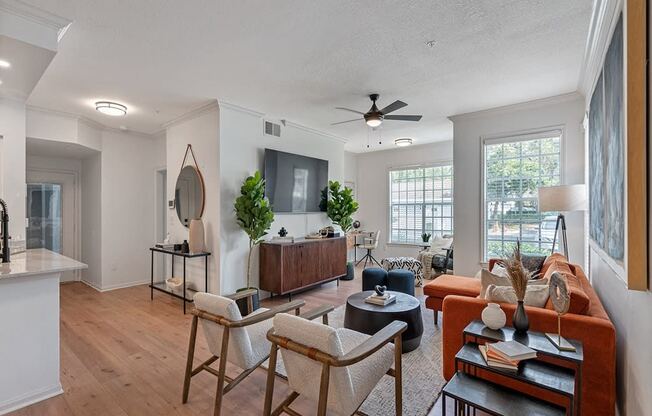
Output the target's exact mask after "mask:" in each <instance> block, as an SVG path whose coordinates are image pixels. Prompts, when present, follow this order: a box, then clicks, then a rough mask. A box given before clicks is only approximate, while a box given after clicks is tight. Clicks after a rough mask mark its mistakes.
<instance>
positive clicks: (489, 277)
mask: <svg viewBox="0 0 652 416" xmlns="http://www.w3.org/2000/svg"><path fill="white" fill-rule="evenodd" d="M493 270H494V271H498V273H500V274H496V273H493V272H490V271H489V270H487V269H482V270H480V271H479V272H478V274H479V275H480V296H478V298H480V299H486V298H487V296H486V295H487V288H488V287H489V285H494V286H509V287H510V288H511V287H512V282H511V281H510V280H509V277H508V276H507V270H505V269H504V268H503V267H502V266H498V265H496V266H494V268H493ZM527 284H528V286H530V285H542V286H545V285H547V284H548V279H532V280H530V281H528V282H527Z"/></svg>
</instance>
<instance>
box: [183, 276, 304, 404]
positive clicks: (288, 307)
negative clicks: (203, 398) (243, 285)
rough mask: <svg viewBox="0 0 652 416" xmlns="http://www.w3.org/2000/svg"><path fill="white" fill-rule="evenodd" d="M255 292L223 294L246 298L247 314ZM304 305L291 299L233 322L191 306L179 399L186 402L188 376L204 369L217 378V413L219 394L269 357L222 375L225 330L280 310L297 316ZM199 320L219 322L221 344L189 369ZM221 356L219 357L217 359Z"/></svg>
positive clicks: (224, 363) (227, 349)
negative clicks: (217, 351) (215, 365)
mask: <svg viewBox="0 0 652 416" xmlns="http://www.w3.org/2000/svg"><path fill="white" fill-rule="evenodd" d="M255 293H257V291H256V290H255V289H248V290H243V291H241V292H238V293H236V294H234V295H230V296H225V297H227V298H229V299H233V300H238V299H245V298H246V299H247V309H248V310H249V312H250V313H251V311H252V309H253V307H252V304H253V296H254V294H255ZM304 305H305V302H304V301H302V300H296V301H293V302H289V303H286V304H283V305H279V306H277V307H275V308H272V309H269V310H267V311H264V312H261V313H257V314H255V315H247V316H246V317H244V318H242V319H240V320H237V321H233V320H230V319H227V318H225V317H223V316H217V315H214V314H211V313H208V312H206V311H202V310H199V309H197V308H194V309H193V310H192V311H191V312H190V313H191V314H192V315H193V316H192V326H191V329H190V341H189V345H188V357H187V361H186V371H185V378H184V381H183V398H182V402H183V403H186V402H188V394H189V393H190V379H191V378H192V377H193V376H195V375H197V374H199V373H200V372H202V371H206V372H208V373H210V374H212V375H214V376H216V377H217V391H216V394H215V407H214V411H213V414H214V415H215V416H219V415H220V412H221V409H222V398H223V396H224V395H225V394H226V393H228V392H229V391H231V389H233V388H234V387H235V386H237V385H238V384H239V383H240V382H241V381H242V380H244V379H245V377H247V376H248V375H249V374H251V373H252V372H253V371H254V370H255V369H256V368H258V367H259V366H260V365H261V364H262V363H264V362H265V361H266V360H267V358H268V357H269V356H266V357H264V358H263V359H262V360H260V361H259V362H257V363H256V364H255V365H254V366H253V367H251V368H249V369H246V370H244V371H243V372H242V373H240V374H239V375H238V376H237V377H235V378H231V377H229V376H227V375H226V362H227V354H228V351H229V333H230V330H231V329H233V328H244V327H247V326H249V325H253V324H257V323H259V322H263V321H265V320H267V319H271V318H273V317H274V315H276V314H278V313H283V312H290V311H292V310H294V311H295V313H296V314H297V315H299V312H300V308H301V307H303V306H304ZM200 319H205V320H207V321H211V322H215V323H216V324H218V325H221V326H222V327H223V332H222V345H221V349H220V351H221V353H220V357H218V356H215V355H213V356H212V357H211V358H209V359H208V360H206V361H204V362H203V363H201V364H199V365H198V366H197V367H195V368H194V369H193V360H194V357H195V343H196V341H197V326H198V321H199V320H200ZM220 358H221V359H220ZM218 359H220V362H219V369H218V370H215V369H214V368H212V367H211V366H210V365H211V364H212V363H214V362H215V361H217V360H218ZM224 381H227V382H228V384H227V385H224Z"/></svg>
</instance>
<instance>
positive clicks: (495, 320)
mask: <svg viewBox="0 0 652 416" xmlns="http://www.w3.org/2000/svg"><path fill="white" fill-rule="evenodd" d="M482 322H484V324H485V325H486V326H487V327H488V328H491V329H493V330H497V329H500V328H502V327H504V326H505V322H507V316H505V312H503V310H502V309H500V305H499V304H497V303H489V304H487V307H486V308H484V310H483V311H482Z"/></svg>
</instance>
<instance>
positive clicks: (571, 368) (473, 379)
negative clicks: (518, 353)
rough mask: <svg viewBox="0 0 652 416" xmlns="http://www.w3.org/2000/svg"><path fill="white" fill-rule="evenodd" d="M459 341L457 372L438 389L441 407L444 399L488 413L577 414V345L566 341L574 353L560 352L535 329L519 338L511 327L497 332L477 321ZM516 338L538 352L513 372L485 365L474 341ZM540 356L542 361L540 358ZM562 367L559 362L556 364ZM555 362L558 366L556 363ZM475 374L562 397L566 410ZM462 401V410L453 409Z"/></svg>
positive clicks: (579, 370)
mask: <svg viewBox="0 0 652 416" xmlns="http://www.w3.org/2000/svg"><path fill="white" fill-rule="evenodd" d="M462 339H463V341H464V345H463V346H462V349H460V351H459V352H458V353H457V355H455V368H456V369H457V373H456V374H455V375H454V376H453V378H452V379H451V380H450V381H449V382H448V384H447V385H446V386H445V387H444V389H443V390H442V408H443V409H444V414H445V407H446V397H450V398H452V399H453V400H454V401H455V410H456V412H457V411H459V410H461V411H462V412H463V413H464V412H466V411H467V409H470V408H472V409H481V410H483V411H484V412H486V413H489V414H491V415H512V414H513V415H521V414H523V415H525V414H537V415H551V416H552V415H566V414H571V415H579V414H580V400H581V397H580V393H581V386H582V363H583V361H584V356H583V350H582V343H581V342H580V341H576V340H568V341H569V342H570V343H571V344H573V346H574V347H575V348H576V351H572V352H571V351H560V350H558V349H557V348H556V347H555V346H554V345H553V344H552V343H551V342H550V341H549V340H548V339H547V338H546V336H545V334H543V333H540V332H534V331H529V332H528V333H527V335H525V336H519V335H517V334H516V333H515V331H514V329H513V328H509V327H505V328H502V329H500V330H497V331H495V330H492V329H489V328H487V327H486V326H485V325H484V324H483V323H482V321H479V320H476V321H473V322H471V323H469V325H467V327H466V328H465V329H464V333H463V335H462ZM511 340H514V341H517V342H520V343H521V344H523V345H526V346H528V347H530V348H532V349H533V350H535V351H536V352H537V354H538V356H537V358H536V359H532V360H526V361H523V362H522V363H521V364H520V365H519V369H518V371H517V372H510V371H507V370H502V369H499V368H495V367H490V366H489V365H487V363H486V362H485V360H484V358H483V357H482V354H481V353H480V351H479V349H478V345H480V344H483V343H485V342H487V341H489V342H497V341H511ZM542 358H543V359H544V360H542ZM562 363H563V364H564V365H561V364H562ZM558 364H559V365H558ZM479 372H489V373H493V374H498V375H500V376H503V377H506V378H509V379H511V380H514V381H516V382H518V383H524V384H528V385H531V386H534V387H536V388H538V389H541V390H545V391H549V392H553V393H555V395H558V396H562V397H565V398H566V400H567V401H568V406H567V408H566V409H564V408H560V407H558V406H557V405H555V404H551V403H548V402H545V401H543V400H541V399H540V398H535V397H531V396H528V395H525V394H523V393H519V392H516V391H514V390H510V389H508V388H505V387H503V386H501V385H498V384H496V383H493V382H491V381H487V380H485V379H483V378H480V377H479V374H478V373H479ZM459 404H461V405H462V408H458V405H459Z"/></svg>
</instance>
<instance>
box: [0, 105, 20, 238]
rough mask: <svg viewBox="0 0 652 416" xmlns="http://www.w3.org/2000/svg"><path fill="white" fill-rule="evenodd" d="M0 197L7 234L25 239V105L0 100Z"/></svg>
mask: <svg viewBox="0 0 652 416" xmlns="http://www.w3.org/2000/svg"><path fill="white" fill-rule="evenodd" d="M0 136H2V137H3V138H2V139H0V140H1V141H2V148H1V152H0V198H2V199H4V200H5V202H6V203H7V210H8V211H9V235H10V236H11V237H12V238H13V239H15V240H24V239H25V197H26V185H25V163H26V162H25V103H24V102H22V101H15V100H11V99H7V98H0Z"/></svg>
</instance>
